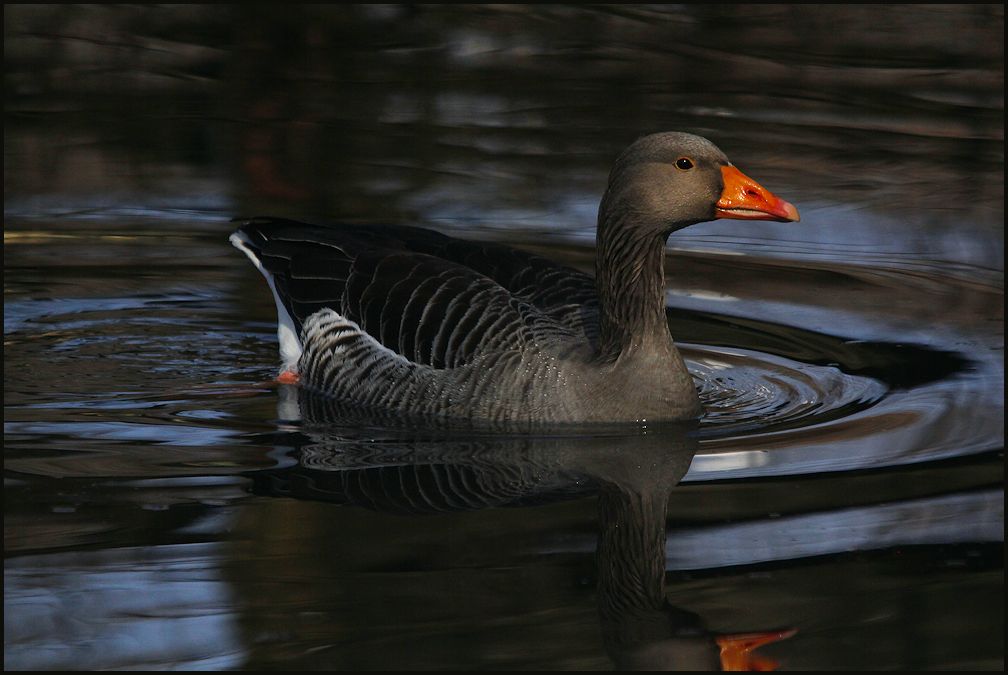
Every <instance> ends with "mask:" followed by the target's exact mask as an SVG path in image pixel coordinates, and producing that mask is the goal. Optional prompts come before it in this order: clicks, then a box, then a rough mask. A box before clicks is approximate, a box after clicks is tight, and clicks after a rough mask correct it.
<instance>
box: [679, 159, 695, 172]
mask: <svg viewBox="0 0 1008 675" xmlns="http://www.w3.org/2000/svg"><path fill="white" fill-rule="evenodd" d="M675 165H676V168H679V169H682V170H683V171H689V170H690V169H692V168H693V160H692V159H690V158H689V157H680V158H679V159H677V160H676V161H675Z"/></svg>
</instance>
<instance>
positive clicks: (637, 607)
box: [596, 484, 669, 644]
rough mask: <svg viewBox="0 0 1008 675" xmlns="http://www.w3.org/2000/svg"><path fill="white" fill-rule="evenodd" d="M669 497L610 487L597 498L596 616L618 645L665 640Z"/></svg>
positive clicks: (664, 492)
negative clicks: (666, 533)
mask: <svg viewBox="0 0 1008 675" xmlns="http://www.w3.org/2000/svg"><path fill="white" fill-rule="evenodd" d="M668 495H669V493H668V489H652V490H646V491H641V492H636V491H629V490H624V489H622V488H620V487H617V486H615V485H612V484H609V485H607V486H605V487H604V488H603V489H602V491H601V492H600V494H599V524H600V527H601V530H600V533H599V542H598V549H597V552H596V560H597V563H598V591H597V592H598V602H599V612H600V614H601V617H602V622H603V626H604V627H605V628H606V630H605V632H606V633H607V634H608V637H609V638H610V639H612V640H614V641H615V642H616V643H618V644H627V643H631V642H639V641H641V640H648V639H657V638H662V637H667V636H668V630H669V625H668V615H667V614H666V613H665V612H664V610H665V608H666V604H665V509H666V505H667V503H668ZM656 631H657V632H656ZM652 633H654V634H653V635H651V634H652Z"/></svg>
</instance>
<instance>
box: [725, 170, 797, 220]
mask: <svg viewBox="0 0 1008 675" xmlns="http://www.w3.org/2000/svg"><path fill="white" fill-rule="evenodd" d="M721 176H722V178H724V190H723V191H722V192H721V199H719V200H718V203H717V209H716V211H715V215H716V217H718V218H736V219H738V220H776V221H778V222H795V221H798V220H801V216H799V215H798V209H796V208H795V207H794V204H791V203H789V202H786V201H784V200H783V199H781V198H780V197H778V196H777V195H775V194H774V193H772V192H770V191H769V190H767V189H766V188H765V187H763V186H762V185H760V184H759V183H757V182H756V181H754V180H753V179H752V178H750V177H749V176H747V175H745V174H744V173H742V172H741V171H739V170H738V169H736V168H735V167H734V166H731V165H730V164H729V165H728V166H722V167H721Z"/></svg>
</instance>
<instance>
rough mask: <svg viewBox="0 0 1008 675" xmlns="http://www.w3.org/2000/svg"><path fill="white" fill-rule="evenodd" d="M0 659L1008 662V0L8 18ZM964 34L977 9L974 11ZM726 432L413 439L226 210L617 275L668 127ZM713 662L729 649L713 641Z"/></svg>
mask: <svg viewBox="0 0 1008 675" xmlns="http://www.w3.org/2000/svg"><path fill="white" fill-rule="evenodd" d="M4 33H5V35H4V37H5V61H6V63H7V68H6V72H5V94H6V95H5V134H4V136H5V139H4V158H5V172H4V188H5V189H4V192H5V215H4V218H5V223H4V224H5V228H4V434H5V442H4V481H5V518H4V524H5V528H4V550H5V558H4V560H5V565H4V589H5V592H4V610H5V621H4V639H5V657H4V665H5V667H7V668H9V669H39V670H49V669H71V668H72V669H105V668H179V669H187V668H199V669H222V668H282V669H296V668H305V669H309V668H334V669H392V668H397V669H434V668H438V669H452V670H462V669H494V668H514V669H533V668H535V669H591V670H594V669H611V668H613V667H652V668H656V667H662V668H664V667H667V666H669V665H670V664H673V665H678V666H680V667H689V668H694V669H702V668H713V667H716V666H717V659H716V648H715V646H714V644H715V643H714V640H715V639H716V637H717V635H719V634H725V633H739V632H752V631H774V630H781V629H796V630H797V632H796V633H795V634H794V635H793V636H792V637H789V638H787V639H784V640H781V641H779V642H775V643H773V644H770V645H767V646H766V647H763V648H761V650H760V652H761V653H763V654H765V655H766V658H768V659H773V660H774V661H776V662H778V663H779V667H780V668H781V669H785V670H786V669H918V668H919V669H980V670H1001V669H1003V629H1004V614H1003V610H1004V605H1003V599H1002V598H1003V541H1004V516H1003V503H1004V500H1003V447H1004V432H1003V429H1004V358H1003V357H1004V350H1003V346H1004V235H1003V211H1004V209H1003V206H1004V202H1003V199H1004V196H1003V195H1004V193H1003V177H1004V173H1003V161H1004V158H1003V8H1001V7H1000V6H995V5H965V6H961V5H957V6H939V5H922V6H895V5H894V6H783V5H782V6H778V5H745V6H709V7H707V6H672V5H669V6H637V5H630V6H622V5H621V6H613V7H605V6H602V7H597V8H576V7H572V6H565V5H554V6H512V7H504V6H483V5H472V6H463V7H457V6H452V7H449V6H445V7H435V6H424V7H418V8H406V7H399V6H349V7H344V6H341V8H340V9H339V10H338V11H337V10H336V9H335V8H333V9H325V8H321V7H312V8H309V7H300V6H293V7H290V8H284V9H283V10H280V9H278V8H277V9H270V10H263V11H262V12H260V13H258V14H255V15H253V14H251V13H246V12H244V11H241V10H238V9H234V8H228V7H224V6H218V7H211V6H199V5H193V6H184V7H183V6H179V7H176V8H148V7H143V6H73V5H71V6H38V7H36V6H29V5H25V6H18V7H10V6H8V7H5V22H4ZM949 33H954V34H955V35H956V36H957V39H955V40H949V39H947V36H948V34H949ZM665 129H681V130H686V131H691V132H694V133H700V134H703V135H705V136H707V137H709V138H711V139H712V140H714V141H715V142H716V143H717V144H718V145H719V146H720V147H722V149H724V150H725V151H726V152H727V153H728V155H729V156H730V157H731V158H732V160H733V161H734V162H735V163H736V164H737V165H738V166H740V167H741V168H742V170H743V171H745V172H746V173H747V174H749V175H751V176H753V177H754V178H756V179H757V180H759V181H760V182H761V183H762V184H764V185H765V186H767V187H768V188H769V189H771V190H773V191H774V192H775V193H777V194H780V195H781V196H783V197H784V198H786V199H788V200H789V201H792V202H793V203H795V204H796V205H798V207H799V209H800V210H801V213H802V221H801V223H798V224H777V223H745V222H740V221H721V222H716V223H706V224H701V225H697V226H694V227H692V228H689V229H687V230H685V231H682V232H678V233H676V234H675V235H674V236H673V237H672V239H671V240H670V242H669V251H668V262H667V270H668V284H667V297H668V307H669V310H668V315H669V325H670V328H671V330H672V332H673V335H674V336H676V339H677V341H678V342H679V343H680V344H681V346H682V348H683V353H684V356H685V357H686V359H687V362H688V365H689V367H690V370H691V372H692V373H693V375H694V378H695V380H696V383H697V386H698V389H699V391H700V394H701V397H702V399H703V401H704V403H705V408H706V415H705V417H704V418H703V419H702V420H701V421H700V422H699V424H698V425H696V426H694V427H688V428H681V427H678V426H673V427H660V428H656V427H654V426H651V427H643V428H639V427H634V428H604V429H598V428H593V429H567V430H563V431H557V432H554V433H542V434H536V435H532V436H529V435H521V434H507V433H476V432H472V431H463V430H451V429H447V430H446V429H440V430H438V429H421V428H416V427H410V426H403V425H401V424H396V423H395V421H394V420H375V419H362V418H360V417H354V416H348V415H346V414H344V413H342V412H340V411H337V410H334V409H333V407H332V406H331V405H328V404H327V403H326V402H325V401H320V400H318V399H315V398H313V397H309V396H306V395H305V394H304V392H299V391H298V390H297V389H295V388H291V387H286V386H280V385H276V384H274V383H273V382H272V377H273V376H274V375H275V374H276V364H277V355H276V337H275V323H274V322H275V316H274V308H273V303H272V300H271V299H270V296H269V293H268V289H267V288H266V285H265V284H264V283H263V281H262V279H261V277H260V276H259V275H258V274H257V273H256V272H255V270H254V269H252V267H251V266H250V265H248V262H247V260H246V259H245V258H244V256H242V255H241V254H240V253H239V252H237V251H235V250H234V249H233V248H231V247H230V246H229V245H228V243H227V236H228V234H229V233H230V231H231V230H232V228H233V226H232V224H231V223H230V222H229V219H230V218H232V217H234V216H242V215H252V214H267V213H268V214H272V215H282V216H294V217H306V218H314V217H317V218H325V219H328V220H346V221H353V222H401V223H410V224H416V225H422V226H427V227H434V228H436V229H439V230H442V231H445V232H448V233H450V234H454V235H457V236H464V237H468V238H474V239H486V240H493V241H499V242H505V243H510V244H513V245H516V246H520V247H523V248H526V249H528V250H533V251H536V252H537V253H543V254H546V255H548V256H550V257H552V258H555V259H557V260H559V261H561V262H563V263H565V264H569V265H573V266H575V267H580V268H582V269H586V270H591V269H592V265H593V258H592V254H593V243H594V218H595V211H596V208H597V203H598V199H599V197H600V195H601V192H602V190H603V189H604V186H605V180H606V176H607V172H608V170H609V166H610V164H611V162H612V160H613V158H614V157H615V156H616V154H617V153H618V152H619V151H620V150H621V149H622V148H623V147H624V146H625V145H627V144H628V143H629V142H631V141H632V140H633V139H634V138H636V137H637V136H639V135H641V134H643V133H647V132H650V131H658V130H665ZM712 654H713V657H712Z"/></svg>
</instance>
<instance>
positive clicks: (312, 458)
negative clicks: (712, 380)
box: [253, 386, 795, 670]
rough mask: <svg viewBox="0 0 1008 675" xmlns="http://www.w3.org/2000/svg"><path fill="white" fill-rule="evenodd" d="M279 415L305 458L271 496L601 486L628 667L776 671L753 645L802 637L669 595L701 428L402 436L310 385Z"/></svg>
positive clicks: (275, 476)
mask: <svg viewBox="0 0 1008 675" xmlns="http://www.w3.org/2000/svg"><path fill="white" fill-rule="evenodd" d="M280 410H281V417H282V418H284V419H287V420H297V422H298V424H297V427H296V428H297V432H296V433H294V434H292V436H293V437H294V438H295V439H296V440H294V441H293V442H292V445H293V447H294V453H293V454H294V457H295V458H296V460H297V461H296V464H294V465H291V466H287V467H284V468H278V469H270V470H265V471H260V472H256V473H255V474H254V475H253V478H254V480H255V488H254V489H255V490H256V491H257V492H259V493H262V494H268V495H273V496H285V497H294V498H297V499H309V500H323V501H330V502H336V503H340V504H348V505H354V506H361V507H365V508H368V509H373V510H376V511H380V512H392V513H406V514H436V513H449V512H456V511H470V510H478V509H484V508H492V507H499V506H513V507H514V506H517V507H521V506H529V505H537V504H544V503H547V502H552V501H557V500H562V499H571V498H575V497H584V496H587V495H590V494H596V495H597V496H598V523H599V535H598V542H597V548H596V557H595V562H596V568H597V569H596V575H597V582H596V583H597V585H596V595H597V600H598V609H599V616H600V622H601V628H602V634H603V638H604V640H605V647H606V651H607V652H608V654H609V656H610V657H611V659H612V660H613V662H614V664H615V665H616V666H617V667H618V668H620V669H632V670H654V669H661V670H773V669H775V668H776V667H777V665H778V664H777V663H776V662H775V661H773V660H771V659H768V658H765V657H763V656H762V655H760V654H758V653H756V652H755V651H754V650H755V649H756V648H758V647H759V646H761V645H765V644H768V643H771V642H776V641H778V640H782V639H785V638H788V637H790V636H792V635H793V634H794V632H795V631H794V630H790V629H783V630H769V631H758V632H752V633H744V634H718V633H716V632H714V631H711V630H710V629H709V628H708V627H707V625H706V624H705V622H704V620H703V618H702V617H700V616H698V615H697V614H695V613H693V612H691V611H689V610H687V609H685V608H682V607H676V606H672V605H670V604H669V603H668V600H667V598H666V593H665V550H666V549H665V545H666V540H665V539H666V508H667V504H668V498H669V493H670V491H671V490H672V489H674V487H675V486H676V485H677V484H678V483H679V481H680V480H681V479H682V477H683V476H684V475H685V474H686V471H687V470H688V469H689V466H690V462H691V461H692V459H693V456H694V454H695V453H696V451H697V441H696V439H695V438H694V436H693V433H692V432H693V431H694V430H695V423H685V424H682V423H680V424H663V425H661V426H660V427H659V428H655V427H653V426H649V427H647V428H643V427H639V428H629V429H628V428H627V427H626V426H623V427H621V428H617V427H607V428H601V427H593V428H592V429H591V430H590V432H589V431H588V430H586V429H581V430H577V429H571V430H566V431H565V432H564V433H563V434H557V435H545V434H544V435H538V436H529V435H508V434H507V433H500V431H501V430H499V429H497V430H494V431H495V432H496V433H493V434H484V433H479V432H473V431H472V430H471V429H470V430H466V431H465V432H462V433H456V432H451V431H450V430H437V431H431V432H430V433H429V434H428V433H427V432H417V431H416V430H415V429H412V430H409V431H408V432H406V431H405V430H404V433H403V434H402V435H401V440H400V439H394V440H383V441H381V442H374V441H373V440H370V439H367V440H359V439H355V438H353V434H348V433H347V430H348V429H352V428H358V429H359V428H361V427H360V425H361V422H362V421H363V422H364V424H365V425H367V424H369V423H370V424H372V425H373V424H374V423H376V422H377V423H378V424H380V425H381V428H382V429H383V431H388V429H389V427H388V424H389V422H390V420H388V419H384V420H375V419H374V418H373V417H369V418H367V419H366V420H362V418H361V417H360V416H359V415H358V414H357V413H356V412H354V411H350V410H346V409H342V408H338V407H336V405H335V404H334V402H333V400H332V399H329V398H325V397H320V396H318V395H315V394H312V393H310V392H308V391H305V390H304V389H302V388H298V387H293V386H282V387H281V403H280ZM372 428H374V427H373V426H372ZM442 431H444V432H446V433H442ZM589 433H590V435H589ZM392 435H393V436H396V434H395V433H393V434H392Z"/></svg>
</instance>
